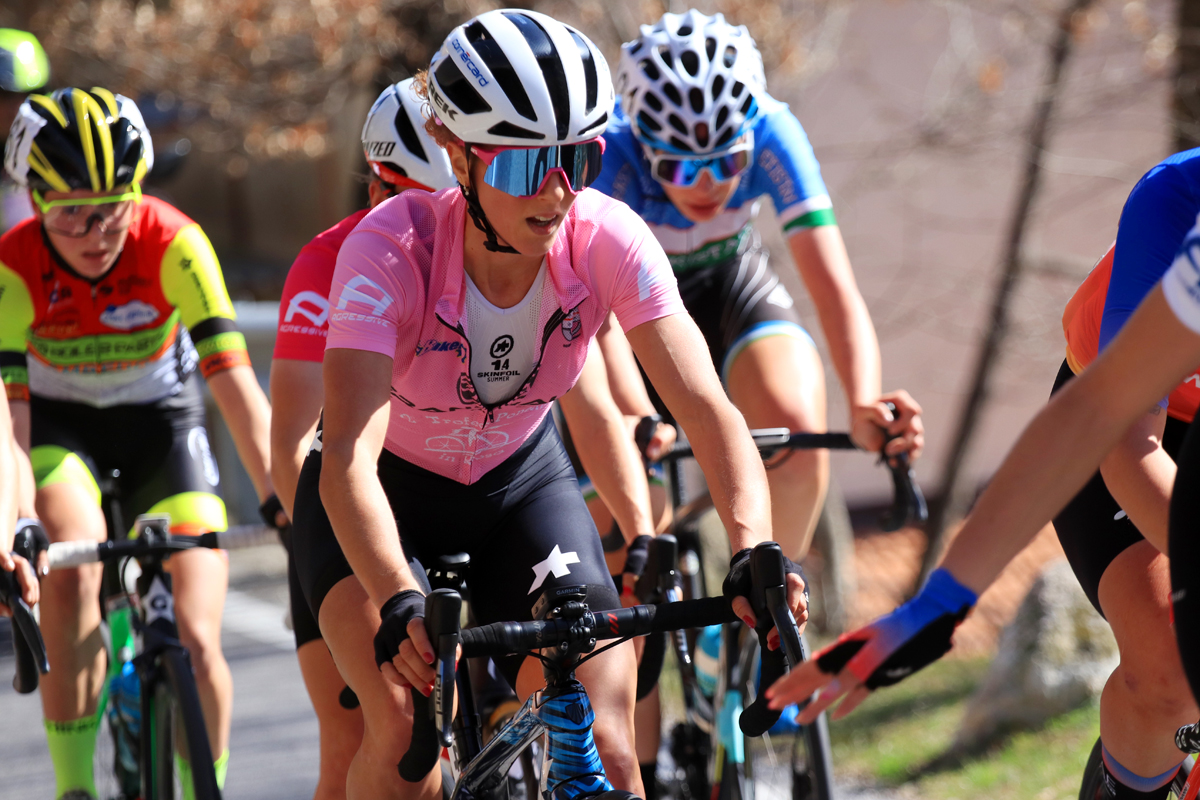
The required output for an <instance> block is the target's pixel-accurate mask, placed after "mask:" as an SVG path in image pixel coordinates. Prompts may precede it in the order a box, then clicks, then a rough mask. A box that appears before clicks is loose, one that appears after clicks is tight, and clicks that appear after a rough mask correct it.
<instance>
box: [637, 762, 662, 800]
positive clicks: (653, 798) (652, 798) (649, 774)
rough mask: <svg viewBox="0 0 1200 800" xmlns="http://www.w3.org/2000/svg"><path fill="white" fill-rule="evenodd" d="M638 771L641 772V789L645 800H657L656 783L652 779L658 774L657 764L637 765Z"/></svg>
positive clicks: (655, 780)
mask: <svg viewBox="0 0 1200 800" xmlns="http://www.w3.org/2000/svg"><path fill="white" fill-rule="evenodd" d="M638 769H639V770H641V772H642V788H643V795H644V796H645V798H646V800H658V781H657V779H655V777H654V776H655V775H656V774H657V773H658V762H657V761H651V762H650V763H649V764H638Z"/></svg>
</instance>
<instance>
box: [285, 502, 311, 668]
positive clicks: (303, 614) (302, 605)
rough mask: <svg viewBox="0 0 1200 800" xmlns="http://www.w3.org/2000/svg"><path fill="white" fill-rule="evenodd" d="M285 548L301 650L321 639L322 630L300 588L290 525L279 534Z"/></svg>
mask: <svg viewBox="0 0 1200 800" xmlns="http://www.w3.org/2000/svg"><path fill="white" fill-rule="evenodd" d="M279 538H280V540H281V541H282V542H283V548H284V549H285V550H286V551H287V577H288V606H289V608H291V612H292V633H293V634H294V635H295V637H296V649H297V650H299V649H300V648H301V647H303V646H304V645H306V644H308V643H309V642H311V641H314V640H316V639H320V638H321V628H320V626H319V625H317V620H316V619H315V618H314V617H313V613H312V609H311V608H309V607H308V601H307V600H305V599H304V590H303V589H301V588H300V573H299V572H297V571H296V552H295V550H294V549H293V547H292V527H291V526H290V525H289V526H288V527H287V528H285V529H284V530H283V531H281V532H280V534H279Z"/></svg>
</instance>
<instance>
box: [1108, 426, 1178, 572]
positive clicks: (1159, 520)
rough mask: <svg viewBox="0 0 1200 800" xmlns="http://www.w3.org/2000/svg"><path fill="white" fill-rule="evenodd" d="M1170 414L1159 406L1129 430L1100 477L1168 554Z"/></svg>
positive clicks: (1171, 479)
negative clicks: (1165, 446) (1164, 442)
mask: <svg viewBox="0 0 1200 800" xmlns="http://www.w3.org/2000/svg"><path fill="white" fill-rule="evenodd" d="M1166 418H1167V412H1166V411H1163V410H1162V409H1161V408H1159V407H1158V406H1155V407H1154V409H1153V411H1151V412H1150V413H1149V414H1146V415H1145V416H1144V417H1142V419H1140V420H1138V421H1137V422H1136V423H1134V424H1133V426H1132V427H1131V428H1130V429H1129V430H1128V431H1126V433H1125V435H1124V436H1123V437H1121V441H1119V442H1118V443H1117V446H1116V447H1114V448H1113V449H1112V451H1111V452H1110V453H1109V454H1108V455H1107V456H1105V457H1104V461H1103V462H1102V463H1101V464H1100V474H1101V475H1102V476H1103V477H1104V483H1105V485H1106V486H1107V487H1108V491H1109V492H1110V493H1111V494H1112V496H1113V499H1115V500H1116V501H1117V504H1118V505H1119V506H1121V510H1123V511H1124V512H1125V513H1126V514H1128V515H1129V519H1130V520H1132V521H1133V524H1134V525H1136V526H1137V529H1138V531H1140V532H1141V534H1142V535H1143V536H1145V537H1146V540H1147V541H1149V542H1150V544H1152V545H1154V546H1155V547H1156V548H1157V549H1158V550H1159V552H1162V553H1164V554H1165V553H1166V552H1167V528H1168V520H1169V517H1170V506H1171V488H1172V486H1173V485H1174V483H1175V472H1176V468H1175V461H1174V460H1173V459H1172V458H1171V456H1170V455H1168V454H1167V451H1166V450H1164V449H1163V446H1162V438H1163V431H1164V428H1165V423H1166Z"/></svg>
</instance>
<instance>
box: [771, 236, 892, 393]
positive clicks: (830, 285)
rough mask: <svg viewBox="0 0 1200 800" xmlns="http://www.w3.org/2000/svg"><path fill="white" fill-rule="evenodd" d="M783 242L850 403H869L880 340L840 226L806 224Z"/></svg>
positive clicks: (876, 383) (877, 379)
mask: <svg viewBox="0 0 1200 800" xmlns="http://www.w3.org/2000/svg"><path fill="white" fill-rule="evenodd" d="M788 243H789V245H790V247H791V251H792V256H793V258H794V259H795V261H796V267H797V269H798V270H799V271H800V276H801V278H803V280H804V285H805V287H806V288H807V289H808V292H809V295H810V296H811V297H812V300H813V304H814V305H815V306H816V309H817V314H818V316H819V317H820V320H821V330H822V331H823V332H824V333H825V341H826V344H827V345H828V346H829V358H830V360H831V361H832V362H833V368H834V370H836V371H837V374H838V378H839V379H840V380H841V383H842V386H843V388H844V389H845V390H846V398H847V400H848V401H849V403H850V407H851V408H856V407H859V406H864V405H869V404H872V403H874V402H875V401H877V400H878V399H879V396H880V394H881V392H882V389H881V386H882V382H881V381H882V378H881V366H880V362H881V359H880V354H879V341H878V339H877V338H876V335H875V326H874V325H873V324H872V322H871V315H870V312H869V311H868V310H867V304H866V302H865V301H864V300H863V298H862V294H861V293H860V292H859V290H858V284H857V282H856V281H855V279H854V272H853V270H852V269H851V267H850V257H849V256H848V255H847V253H846V246H845V244H844V242H843V241H842V235H841V231H840V230H839V229H838V228H837V226H835V225H825V226H821V227H817V228H809V229H806V230H801V231H798V232H796V233H794V234H793V235H792V236H791V238H790V239H789V240H788Z"/></svg>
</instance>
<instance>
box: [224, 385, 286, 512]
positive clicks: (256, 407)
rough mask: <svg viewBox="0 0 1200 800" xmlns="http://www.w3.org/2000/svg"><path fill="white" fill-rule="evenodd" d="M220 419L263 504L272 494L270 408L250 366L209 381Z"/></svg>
mask: <svg viewBox="0 0 1200 800" xmlns="http://www.w3.org/2000/svg"><path fill="white" fill-rule="evenodd" d="M208 388H209V389H210V390H212V394H213V399H214V400H216V402H217V408H219V409H220V410H221V417H222V418H223V419H224V420H225V425H226V426H227V427H228V428H229V433H230V435H231V436H232V437H233V444H234V446H235V447H236V448H237V452H238V457H239V458H240V459H241V461H242V465H243V466H245V467H246V472H247V473H248V474H249V475H250V482H251V483H253V484H254V491H255V493H256V494H257V495H258V499H259V500H260V501H262V500H266V499H267V497H269V496H270V494H271V492H272V491H273V488H272V485H271V475H270V467H271V457H270V452H271V406H270V404H269V403H268V402H267V396H266V395H265V394H263V390H262V387H260V386H259V385H258V379H257V378H256V377H255V376H254V370H253V369H252V368H251V367H248V366H245V365H242V366H236V367H232V368H231V369H227V370H223V371H221V372H218V373H216V374H215V375H212V376H210V377H209V379H208Z"/></svg>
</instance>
